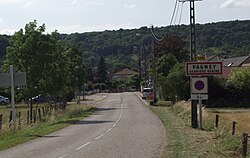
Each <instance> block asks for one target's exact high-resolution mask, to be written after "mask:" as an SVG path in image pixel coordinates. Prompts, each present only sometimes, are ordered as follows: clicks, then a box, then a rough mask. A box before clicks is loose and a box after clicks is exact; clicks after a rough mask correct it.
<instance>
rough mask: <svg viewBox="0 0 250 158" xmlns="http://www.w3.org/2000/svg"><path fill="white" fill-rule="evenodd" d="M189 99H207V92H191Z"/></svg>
mask: <svg viewBox="0 0 250 158" xmlns="http://www.w3.org/2000/svg"><path fill="white" fill-rule="evenodd" d="M191 100H208V95H207V94H191Z"/></svg>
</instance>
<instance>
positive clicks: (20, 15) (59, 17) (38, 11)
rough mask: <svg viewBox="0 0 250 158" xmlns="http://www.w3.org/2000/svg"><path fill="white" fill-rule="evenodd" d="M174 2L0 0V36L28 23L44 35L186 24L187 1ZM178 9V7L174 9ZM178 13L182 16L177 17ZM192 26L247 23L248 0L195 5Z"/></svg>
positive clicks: (210, 0) (217, 0)
mask: <svg viewBox="0 0 250 158" xmlns="http://www.w3.org/2000/svg"><path fill="white" fill-rule="evenodd" d="M175 3H176V0H0V34H7V35H13V34H14V33H15V32H16V31H19V30H20V29H21V28H24V27H25V25H26V24H27V23H29V22H32V21H34V20H37V22H38V25H39V26H40V25H42V24H45V25H46V32H47V33H50V32H52V31H55V30H57V31H58V32H59V33H67V34H70V33H76V32H78V33H84V32H92V31H104V30H118V29H120V28H123V29H134V28H140V27H142V26H147V27H149V26H150V25H153V26H155V27H161V26H169V25H170V24H172V25H178V24H189V2H185V3H183V5H182V3H181V2H178V3H177V7H176V8H177V9H176V12H175V13H176V15H175V16H174V18H173V20H172V22H171V19H172V15H173V11H174V6H175ZM178 6H179V7H178ZM181 13H182V14H181ZM195 18H196V23H200V24H204V23H211V22H218V21H231V20H250V0H202V1H197V2H195Z"/></svg>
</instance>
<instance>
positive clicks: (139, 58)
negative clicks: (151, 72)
mask: <svg viewBox="0 0 250 158" xmlns="http://www.w3.org/2000/svg"><path fill="white" fill-rule="evenodd" d="M138 69H139V79H138V80H139V90H141V49H140V48H139V49H138Z"/></svg>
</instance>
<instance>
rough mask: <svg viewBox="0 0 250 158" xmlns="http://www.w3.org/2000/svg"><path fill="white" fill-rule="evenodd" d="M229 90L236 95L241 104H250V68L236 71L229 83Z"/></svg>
mask: <svg viewBox="0 0 250 158" xmlns="http://www.w3.org/2000/svg"><path fill="white" fill-rule="evenodd" d="M227 88H229V89H230V90H231V92H232V93H233V94H235V95H236V96H235V97H237V99H238V101H239V102H243V103H244V102H247V103H250V99H249V96H250V68H249V67H245V68H238V69H234V70H233V72H232V74H231V76H230V78H229V79H228V81H227Z"/></svg>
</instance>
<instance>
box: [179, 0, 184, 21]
mask: <svg viewBox="0 0 250 158" xmlns="http://www.w3.org/2000/svg"><path fill="white" fill-rule="evenodd" d="M183 5H184V1H182V2H181V13H180V19H179V25H180V24H181V18H182V11H183Z"/></svg>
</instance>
